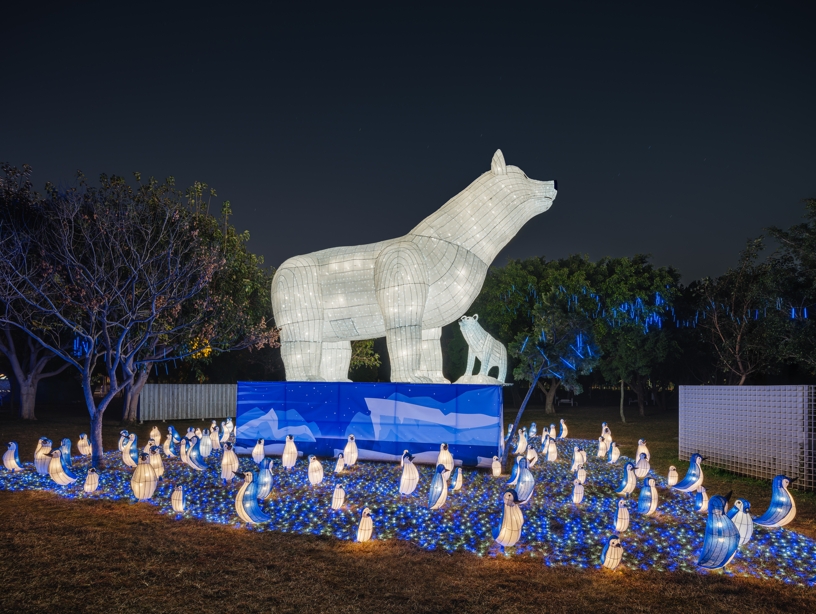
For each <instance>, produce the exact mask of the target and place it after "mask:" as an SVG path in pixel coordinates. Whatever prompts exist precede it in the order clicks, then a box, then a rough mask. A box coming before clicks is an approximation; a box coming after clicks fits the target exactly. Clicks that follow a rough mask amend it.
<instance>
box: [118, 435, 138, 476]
mask: <svg viewBox="0 0 816 614" xmlns="http://www.w3.org/2000/svg"><path fill="white" fill-rule="evenodd" d="M122 461H123V462H124V463H125V465H127V466H128V467H131V468H135V467H136V465H138V464H139V438H138V437H136V433H131V434H130V435H128V438H127V441H125V445H124V447H123V448H122Z"/></svg>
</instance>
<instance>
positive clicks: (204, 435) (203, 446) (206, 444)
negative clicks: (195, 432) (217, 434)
mask: <svg viewBox="0 0 816 614" xmlns="http://www.w3.org/2000/svg"><path fill="white" fill-rule="evenodd" d="M198 449H199V451H200V452H201V458H208V457H209V456H210V454H212V438H211V437H210V430H209V429H204V430H203V431H202V432H201V441H199V442H198Z"/></svg>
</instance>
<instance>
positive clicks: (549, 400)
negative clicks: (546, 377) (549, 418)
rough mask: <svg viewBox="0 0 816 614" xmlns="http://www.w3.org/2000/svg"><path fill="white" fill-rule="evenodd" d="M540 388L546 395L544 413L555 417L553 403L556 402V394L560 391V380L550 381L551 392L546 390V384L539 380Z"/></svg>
mask: <svg viewBox="0 0 816 614" xmlns="http://www.w3.org/2000/svg"><path fill="white" fill-rule="evenodd" d="M538 388H539V390H541V392H543V393H544V401H545V403H544V413H545V414H550V415H555V405H554V404H553V401H554V400H555V392H556V390H558V380H556V381H550V388H549V390H548V389H546V388H544V384H542V383H541V380H538Z"/></svg>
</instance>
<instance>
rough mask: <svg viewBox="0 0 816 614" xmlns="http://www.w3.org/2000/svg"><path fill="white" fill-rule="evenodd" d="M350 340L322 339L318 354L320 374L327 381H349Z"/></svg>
mask: <svg viewBox="0 0 816 614" xmlns="http://www.w3.org/2000/svg"><path fill="white" fill-rule="evenodd" d="M350 363H351V342H350V341H324V342H323V348H322V351H321V355H320V376H321V377H322V378H323V379H324V380H326V381H327V382H350V381H351V380H350V379H349V376H348V373H349V364H350Z"/></svg>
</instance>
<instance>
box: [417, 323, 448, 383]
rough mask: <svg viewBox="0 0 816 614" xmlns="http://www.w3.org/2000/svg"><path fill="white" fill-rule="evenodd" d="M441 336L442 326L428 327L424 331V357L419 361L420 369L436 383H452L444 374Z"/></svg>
mask: <svg viewBox="0 0 816 614" xmlns="http://www.w3.org/2000/svg"><path fill="white" fill-rule="evenodd" d="M441 338H442V329H441V328H426V329H425V330H423V331H422V358H421V359H420V361H419V370H420V372H421V373H422V375H424V376H425V377H429V378H431V381H432V382H434V383H435V384H450V380H447V379H445V376H444V375H442V346H441V345H440V342H439V340H440V339H441Z"/></svg>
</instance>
